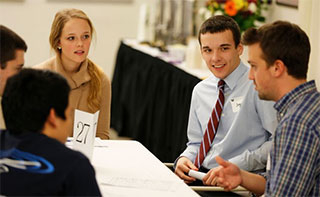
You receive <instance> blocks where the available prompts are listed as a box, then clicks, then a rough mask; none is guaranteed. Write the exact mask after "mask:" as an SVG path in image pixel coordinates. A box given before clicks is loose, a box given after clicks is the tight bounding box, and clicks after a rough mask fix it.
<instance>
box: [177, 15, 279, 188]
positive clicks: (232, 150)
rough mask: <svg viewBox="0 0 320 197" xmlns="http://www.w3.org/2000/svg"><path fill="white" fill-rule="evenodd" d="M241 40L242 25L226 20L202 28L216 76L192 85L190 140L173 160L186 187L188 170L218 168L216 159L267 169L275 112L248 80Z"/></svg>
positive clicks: (203, 42) (202, 43)
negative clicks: (240, 28) (240, 26)
mask: <svg viewBox="0 0 320 197" xmlns="http://www.w3.org/2000/svg"><path fill="white" fill-rule="evenodd" d="M240 38H241V34H240V30H239V26H238V24H237V23H236V22H235V21H234V20H233V19H232V18H231V17H228V16H212V17H210V18H209V19H207V20H206V21H205V22H204V23H203V24H202V26H201V28H200V31H199V43H200V50H201V54H202V57H203V59H204V61H205V62H206V64H207V66H208V68H209V70H210V71H211V72H212V75H211V76H210V77H208V78H207V79H205V80H203V81H201V82H200V83H199V84H197V85H196V86H195V87H194V90H193V94H192V101H191V106H190V114H189V123H188V131H187V132H188V139H189V141H188V143H187V148H186V149H185V151H184V152H183V153H182V154H181V155H180V156H179V157H178V159H176V161H175V166H174V167H175V173H176V174H177V175H178V176H179V177H180V178H181V179H183V180H184V181H185V182H186V183H192V182H194V181H195V178H193V177H190V176H188V175H187V174H188V173H189V171H190V170H199V171H202V172H205V173H206V172H208V171H209V170H210V169H212V170H215V169H216V167H217V166H218V164H217V163H216V162H215V159H214V158H215V156H217V155H222V156H223V157H224V158H225V159H227V160H229V161H231V162H234V163H236V164H237V165H239V166H240V167H241V169H244V170H249V171H260V170H261V171H263V170H264V169H265V166H266V161H267V153H268V152H269V150H270V148H271V141H270V139H271V136H272V131H273V130H274V129H275V127H276V125H277V121H276V116H275V115H276V112H275V110H274V109H273V108H272V105H273V102H266V101H262V100H260V99H259V97H258V95H257V93H256V92H255V91H254V86H253V83H252V81H250V80H248V78H247V74H248V72H249V67H248V66H246V65H244V64H243V63H242V62H241V60H240V55H241V54H242V51H243V46H242V44H241V43H240ZM195 184H202V182H200V183H195Z"/></svg>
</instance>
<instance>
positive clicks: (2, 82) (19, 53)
mask: <svg viewBox="0 0 320 197" xmlns="http://www.w3.org/2000/svg"><path fill="white" fill-rule="evenodd" d="M24 53H25V52H24V50H21V49H17V50H16V56H15V58H14V59H13V60H9V61H7V62H6V67H5V68H4V69H2V68H0V96H2V94H3V91H4V88H5V86H6V82H7V79H8V78H9V77H11V76H12V75H14V74H16V73H18V72H19V71H20V70H21V69H22V67H23V64H24Z"/></svg>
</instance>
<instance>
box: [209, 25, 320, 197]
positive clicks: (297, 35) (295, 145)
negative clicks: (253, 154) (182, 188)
mask: <svg viewBox="0 0 320 197" xmlns="http://www.w3.org/2000/svg"><path fill="white" fill-rule="evenodd" d="M243 43H244V44H245V45H248V47H249V60H248V62H249V63H250V65H251V69H250V72H249V79H251V80H253V81H254V84H255V86H256V90H257V91H258V93H259V97H260V98H262V99H265V100H273V101H276V103H275V105H274V108H275V109H276V110H277V118H278V121H279V125H278V127H277V129H276V131H275V134H274V136H275V137H274V139H273V147H272V150H271V153H270V167H268V168H267V172H268V173H267V176H266V179H265V177H262V176H259V175H256V174H252V173H249V172H247V171H244V170H240V169H239V167H238V166H237V165H235V164H233V163H231V162H227V161H224V160H223V159H222V158H221V157H216V160H217V162H218V163H219V164H220V165H221V168H220V169H219V170H218V171H216V172H212V173H209V174H208V175H207V177H205V178H204V179H206V181H208V182H210V180H212V179H216V180H217V182H218V184H219V185H220V186H221V187H224V188H225V189H226V190H230V189H233V188H235V187H236V186H238V185H242V186H243V187H245V188H247V189H248V190H250V191H252V192H254V193H256V194H258V195H261V194H263V193H264V194H265V196H320V93H319V92H318V91H317V88H316V85H315V81H314V80H311V81H307V80H306V77H307V71H308V63H309V56H310V51H311V47H310V42H309V38H308V36H307V34H306V33H305V32H304V31H303V30H302V29H300V27H299V26H297V25H295V24H292V23H289V22H285V21H276V22H274V23H272V24H267V25H264V26H262V27H260V28H259V29H254V28H253V29H249V30H247V31H246V32H245V34H244V36H243Z"/></svg>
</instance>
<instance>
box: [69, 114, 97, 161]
mask: <svg viewBox="0 0 320 197" xmlns="http://www.w3.org/2000/svg"><path fill="white" fill-rule="evenodd" d="M99 112H100V111H97V112H96V113H94V114H92V113H88V112H84V111H81V110H78V109H76V110H75V112H74V123H73V149H75V150H78V151H80V152H82V153H83V154H84V155H86V156H87V157H88V158H89V159H91V158H92V153H93V146H94V139H95V136H96V131H97V123H98V117H99Z"/></svg>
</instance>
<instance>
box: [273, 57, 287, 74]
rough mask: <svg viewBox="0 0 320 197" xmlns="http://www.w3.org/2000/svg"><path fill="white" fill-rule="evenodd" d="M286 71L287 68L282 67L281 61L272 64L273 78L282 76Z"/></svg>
mask: <svg viewBox="0 0 320 197" xmlns="http://www.w3.org/2000/svg"><path fill="white" fill-rule="evenodd" d="M286 71H287V67H286V66H285V65H284V63H283V61H281V60H276V61H275V62H274V63H273V74H274V76H275V77H280V76H282V75H283V74H284V73H285V72H286Z"/></svg>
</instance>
